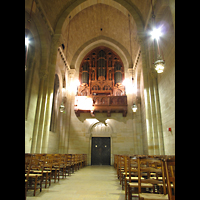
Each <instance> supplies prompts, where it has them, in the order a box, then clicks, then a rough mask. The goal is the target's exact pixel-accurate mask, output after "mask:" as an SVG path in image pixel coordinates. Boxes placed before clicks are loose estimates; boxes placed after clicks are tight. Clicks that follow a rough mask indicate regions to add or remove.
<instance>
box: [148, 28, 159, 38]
mask: <svg viewBox="0 0 200 200" xmlns="http://www.w3.org/2000/svg"><path fill="white" fill-rule="evenodd" d="M150 34H151V37H152V38H153V39H156V40H158V39H159V37H160V36H161V35H162V32H161V30H160V28H154V29H153V31H151V32H150Z"/></svg>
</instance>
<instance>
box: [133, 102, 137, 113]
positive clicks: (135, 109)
mask: <svg viewBox="0 0 200 200" xmlns="http://www.w3.org/2000/svg"><path fill="white" fill-rule="evenodd" d="M132 110H133V112H136V111H137V106H136V105H135V103H134V104H133V105H132Z"/></svg>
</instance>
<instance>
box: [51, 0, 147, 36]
mask: <svg viewBox="0 0 200 200" xmlns="http://www.w3.org/2000/svg"><path fill="white" fill-rule="evenodd" d="M98 3H102V4H107V5H110V6H112V7H115V8H118V9H119V10H120V11H121V9H120V6H117V5H116V3H118V4H119V5H121V6H122V9H123V8H125V9H126V10H127V11H128V12H129V13H130V14H131V15H132V17H133V19H134V20H135V22H136V25H137V29H138V33H139V34H141V33H143V30H144V20H143V18H142V14H141V12H140V11H139V9H138V8H137V6H135V4H134V3H132V2H127V0H114V1H113V2H112V3H110V2H109V1H105V0H104V1H101V2H96V1H86V0H79V1H75V2H73V3H72V4H71V5H69V6H68V5H67V6H68V7H66V9H65V10H64V11H63V12H62V13H61V14H60V18H59V19H58V21H57V24H56V28H55V34H61V33H62V29H63V25H64V23H67V24H68V22H69V21H68V20H66V19H67V17H68V16H69V15H70V14H71V13H72V11H74V10H75V9H77V11H76V12H75V13H74V15H76V14H77V13H78V12H80V11H81V10H83V9H85V8H87V7H89V6H92V5H94V4H98ZM83 4H84V5H83ZM122 12H123V13H124V11H122ZM65 26H66V25H65Z"/></svg>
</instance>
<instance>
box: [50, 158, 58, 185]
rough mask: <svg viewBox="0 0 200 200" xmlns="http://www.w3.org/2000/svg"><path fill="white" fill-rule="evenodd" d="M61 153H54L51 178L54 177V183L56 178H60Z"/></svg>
mask: <svg viewBox="0 0 200 200" xmlns="http://www.w3.org/2000/svg"><path fill="white" fill-rule="evenodd" d="M59 173H60V155H59V154H53V164H52V173H51V178H54V183H55V182H56V180H58V182H59V179H60V174H59Z"/></svg>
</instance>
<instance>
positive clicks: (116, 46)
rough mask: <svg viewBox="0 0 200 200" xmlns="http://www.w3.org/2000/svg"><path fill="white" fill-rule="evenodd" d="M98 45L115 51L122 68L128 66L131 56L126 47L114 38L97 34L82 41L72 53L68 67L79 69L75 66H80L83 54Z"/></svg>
mask: <svg viewBox="0 0 200 200" xmlns="http://www.w3.org/2000/svg"><path fill="white" fill-rule="evenodd" d="M98 46H105V47H108V48H110V49H112V50H113V51H115V52H116V53H117V54H118V55H119V57H120V58H121V59H122V62H123V64H124V69H126V70H127V69H128V68H129V65H130V63H131V56H130V54H129V52H128V51H127V49H126V48H125V47H124V46H122V45H121V44H120V43H119V42H117V41H116V40H114V39H112V38H109V37H106V36H98V37H96V38H93V39H91V40H89V41H87V42H86V43H84V44H83V45H82V46H81V47H80V48H79V49H78V50H77V51H76V53H75V54H74V57H73V58H72V62H71V66H70V68H71V69H76V70H77V71H78V70H79V69H78V68H77V67H80V64H81V61H82V60H83V58H84V56H85V55H86V54H87V53H89V52H90V51H91V50H92V49H94V48H96V47H98Z"/></svg>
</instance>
